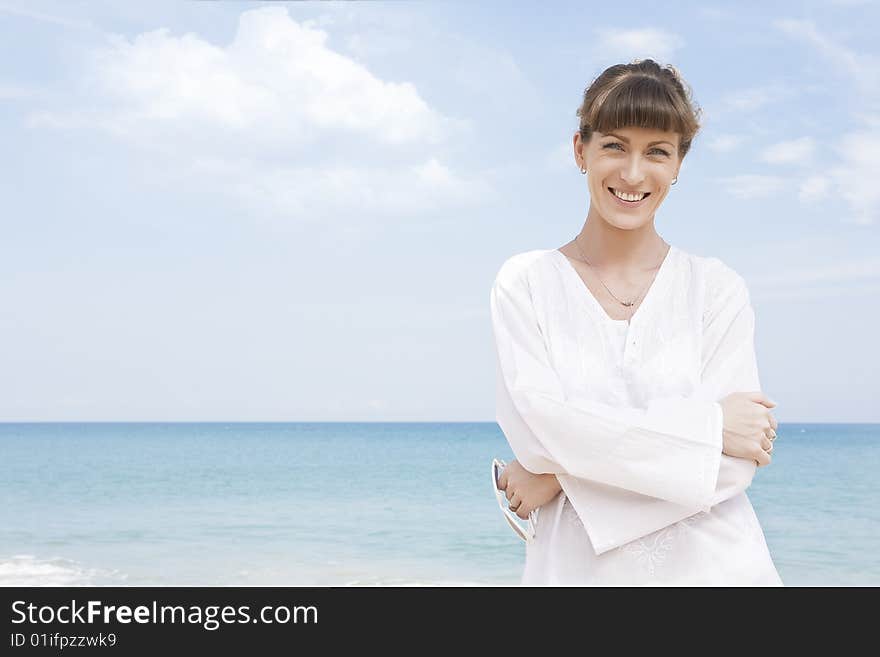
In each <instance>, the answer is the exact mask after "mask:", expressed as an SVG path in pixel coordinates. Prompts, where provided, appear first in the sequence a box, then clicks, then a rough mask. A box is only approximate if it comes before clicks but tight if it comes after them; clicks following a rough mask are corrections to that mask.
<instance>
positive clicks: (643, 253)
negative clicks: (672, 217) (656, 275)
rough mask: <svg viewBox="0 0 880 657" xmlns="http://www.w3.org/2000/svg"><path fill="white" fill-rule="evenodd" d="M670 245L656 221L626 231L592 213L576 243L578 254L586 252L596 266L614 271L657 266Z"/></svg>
mask: <svg viewBox="0 0 880 657" xmlns="http://www.w3.org/2000/svg"><path fill="white" fill-rule="evenodd" d="M578 247H580V250H578ZM668 248H669V245H668V244H666V242H665V241H664V240H663V238H662V237H660V236H659V235H658V234H657V231H656V230H654V222H653V221H651V222H649V223H647V224H645V225H644V226H642V227H641V228H635V229H632V230H625V229H622V228H616V227H615V226H612V225H611V224H609V223H608V222H606V221H604V220H603V219H601V218H595V217H589V216H588V217H587V221H586V223H585V224H584V227H583V228H582V229H581V232H580V234H579V235H578V237H577V244H576V245H575V251H576V253H578V254H580V253H581V252H583V255H584V257H586V258H587V260H588V261H589V263H590V264H591V265H592V266H593V267H596V268H597V269H599V270H602V271H606V272H614V273H628V272H633V273H638V272H643V271H648V270H652V269H656V268H657V267H658V266H659V265H660V263H661V262H663V258H664V257H665V256H666V251H667V249H668Z"/></svg>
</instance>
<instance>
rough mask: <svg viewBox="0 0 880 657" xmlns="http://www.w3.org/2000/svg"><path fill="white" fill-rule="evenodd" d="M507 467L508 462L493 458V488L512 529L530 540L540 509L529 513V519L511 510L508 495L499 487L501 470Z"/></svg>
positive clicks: (533, 533) (525, 539)
mask: <svg viewBox="0 0 880 657" xmlns="http://www.w3.org/2000/svg"><path fill="white" fill-rule="evenodd" d="M505 467H507V464H506V463H505V462H504V461H502V460H501V459H492V488H493V489H495V498H496V499H497V500H498V506H499V507H500V508H501V512H502V513H503V514H504V518H505V520H507V522H508V524H509V525H510V527H511V529H513V531H515V532H516V535H517V536H519V537H520V538H521V539H522V540H524V541H526V542H528V541H531V540H532V539H533V538H534V537H535V518H536V517H537V515H538V509H535V510H534V511H532V512H531V513H530V514H529V519H528V520H527V521H526V520H523V519H522V518H520V517H519V516H518V515H516V514H515V513H514V512H513V511H511V510H510V506H509V505H510V503H509V502H508V501H507V496H506V495H505V494H504V491H503V490H501V489H500V488H498V478H499V477H500V476H501V472H502V471H503V470H504V468H505Z"/></svg>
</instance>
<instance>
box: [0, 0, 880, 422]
mask: <svg viewBox="0 0 880 657" xmlns="http://www.w3.org/2000/svg"><path fill="white" fill-rule="evenodd" d="M621 7H622V5H619V4H615V3H583V2H571V3H564V2H554V3H537V2H535V3H525V2H523V3H519V2H517V3H510V2H488V1H481V2H477V3H473V2H388V3H385V2H358V3H349V2H343V3H331V2H319V3H283V2H276V3H260V2H217V3H209V2H156V1H154V2H149V3H130V2H126V3H120V2H115V1H109V0H108V1H105V2H98V1H95V2H70V1H68V0H64V1H58V2H51V1H48V0H46V1H42V2H35V1H33V0H28V1H27V2H16V1H13V0H0V140H2V144H3V146H4V147H3V148H2V149H0V194H2V200H3V211H2V213H0V235H2V239H0V421H5V422H11V421H218V422H219V421H242V422H244V421H449V422H452V421H494V417H495V409H494V404H495V360H494V359H495V356H494V351H493V349H494V347H493V340H492V330H491V323H490V318H489V290H490V288H491V285H492V282H493V280H494V277H495V274H496V273H497V271H498V269H499V267H500V265H501V264H502V263H503V262H504V261H505V260H506V259H507V258H509V257H510V256H511V255H514V254H516V253H520V252H523V251H528V250H532V249H549V248H557V247H559V246H561V245H563V244H565V243H567V242H568V241H569V240H571V238H572V237H573V236H574V235H575V234H577V232H578V231H579V230H580V229H581V227H582V225H583V222H584V219H585V218H586V214H587V209H588V207H589V195H588V193H587V188H586V180H585V178H584V177H583V176H581V174H580V173H579V171H578V168H577V166H576V164H575V162H574V156H573V154H572V146H571V140H572V137H573V135H574V133H575V131H576V130H577V125H578V123H577V122H578V119H577V116H576V110H577V107H578V105H579V103H580V101H581V99H582V96H583V92H584V89H585V88H586V87H588V86H589V84H590V83H591V82H592V80H593V79H595V78H596V77H597V76H598V75H599V74H600V73H601V72H602V71H603V70H604V69H605V68H607V67H608V66H611V65H613V64H617V63H626V62H629V61H632V60H635V59H642V58H648V57H650V58H653V59H655V60H656V61H658V62H659V63H661V64H662V65H666V64H671V65H673V66H675V67H676V69H677V70H678V71H679V72H680V73H681V75H682V76H683V77H684V78H685V80H686V81H687V83H688V85H689V86H690V88H691V90H692V93H693V99H694V102H695V104H696V105H697V106H698V107H699V108H700V111H701V124H702V127H701V130H700V132H699V133H698V135H697V137H696V139H695V140H694V143H693V145H692V147H691V151H690V153H688V155H687V157H686V158H685V161H684V163H683V165H682V167H681V171H680V175H679V180H678V183H677V184H676V185H675V187H673V188H672V190H671V191H670V194H669V195H668V196H667V198H666V199H665V201H664V203H663V205H662V206H661V207H660V209H659V210H658V212H657V215H656V217H655V226H656V228H657V231H658V232H659V234H660V235H661V236H662V237H663V239H665V240H666V241H667V242H669V243H671V244H673V245H675V246H677V247H678V248H680V249H682V250H684V251H687V252H690V253H693V254H696V255H702V256H715V257H718V258H720V259H721V260H723V261H724V262H725V263H726V264H728V265H729V266H731V267H732V268H734V269H735V270H736V271H737V272H739V273H740V274H741V275H742V276H743V277H744V278H745V280H746V282H747V284H748V286H749V290H750V294H751V299H752V303H753V307H754V309H755V314H756V350H757V355H758V364H759V370H760V376H761V381H762V385H763V389H764V392H765V393H767V394H768V395H769V396H770V397H771V398H772V399H774V400H775V401H777V402H778V406H777V408H776V409H775V410H774V415H775V416H776V418H777V419H778V420H779V421H780V422H880V403H878V399H880V383H878V377H877V375H876V374H877V372H878V371H880V347H878V345H877V326H878V324H880V303H878V301H880V249H878V246H880V240H878V231H880V184H878V179H880V50H878V41H877V38H876V29H877V26H878V25H880V7H878V3H877V2H857V1H848V2H843V1H837V2H831V1H824V2H819V1H816V2H809V1H806V2H791V3H782V2H778V3H776V2H775V3H767V2H758V3H750V2H746V3H737V4H736V7H735V8H734V7H733V6H732V5H731V4H730V3H716V4H714V5H713V4H705V3H675V2H670V3H654V2H630V3H627V4H626V13H625V15H622V14H621V13H620V8H621Z"/></svg>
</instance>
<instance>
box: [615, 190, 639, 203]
mask: <svg viewBox="0 0 880 657" xmlns="http://www.w3.org/2000/svg"><path fill="white" fill-rule="evenodd" d="M614 195H615V196H616V197H617V198H622V199H623V200H624V201H641V200H642V199H643V198H645V194H644V192H642V193H641V194H624V193H623V192H618V191H617V190H616V189H615V190H614Z"/></svg>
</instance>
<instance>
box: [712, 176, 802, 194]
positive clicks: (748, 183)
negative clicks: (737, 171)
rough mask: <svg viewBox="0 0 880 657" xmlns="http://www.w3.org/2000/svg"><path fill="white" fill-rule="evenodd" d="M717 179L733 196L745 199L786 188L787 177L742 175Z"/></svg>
mask: <svg viewBox="0 0 880 657" xmlns="http://www.w3.org/2000/svg"><path fill="white" fill-rule="evenodd" d="M717 181H718V182H719V183H720V184H721V185H722V186H723V187H724V189H725V190H726V191H727V192H728V193H729V194H732V195H733V196H736V197H739V198H743V199H753V198H763V197H765V196H770V195H771V194H774V193H775V192H778V191H779V190H782V189H785V188H786V186H787V184H788V183H787V182H786V180H785V178H781V177H778V176H760V175H749V174H745V175H741V176H730V177H727V178H718V179H717Z"/></svg>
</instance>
